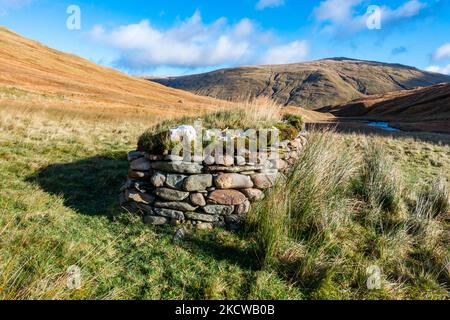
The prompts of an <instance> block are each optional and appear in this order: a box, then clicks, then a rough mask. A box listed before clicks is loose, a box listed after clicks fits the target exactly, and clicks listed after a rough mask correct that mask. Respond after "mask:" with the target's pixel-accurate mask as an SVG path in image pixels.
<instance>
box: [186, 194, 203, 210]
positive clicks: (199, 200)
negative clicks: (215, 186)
mask: <svg viewBox="0 0 450 320" xmlns="http://www.w3.org/2000/svg"><path fill="white" fill-rule="evenodd" d="M189 199H190V200H191V203H192V204H193V205H194V206H199V207H204V206H206V200H205V197H204V196H203V194H201V193H191V195H190V196H189Z"/></svg>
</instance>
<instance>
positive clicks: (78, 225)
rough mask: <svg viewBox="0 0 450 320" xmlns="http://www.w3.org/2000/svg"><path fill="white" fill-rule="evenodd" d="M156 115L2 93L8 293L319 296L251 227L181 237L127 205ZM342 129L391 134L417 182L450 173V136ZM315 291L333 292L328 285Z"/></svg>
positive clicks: (2, 279)
mask: <svg viewBox="0 0 450 320" xmlns="http://www.w3.org/2000/svg"><path fill="white" fill-rule="evenodd" d="M137 118H139V117H137ZM157 120H159V119H154V121H157ZM152 121H153V120H152V119H151V118H150V119H148V120H145V121H143V120H133V119H132V118H131V117H127V119H125V120H122V119H118V118H116V119H104V118H103V119H102V118H101V116H100V115H99V118H98V119H96V118H95V117H84V116H80V115H79V114H75V113H71V112H70V111H69V112H64V111H61V112H55V111H54V110H47V111H46V110H41V111H36V110H35V109H33V108H31V109H30V108H27V107H26V106H19V105H17V104H13V103H11V104H9V103H8V104H0V299H222V298H224V299H306V298H310V297H311V295H310V293H309V292H307V291H305V290H304V288H302V287H301V286H300V285H298V284H296V283H293V282H290V281H289V280H288V279H286V278H284V277H283V276H282V275H280V274H279V273H277V272H276V271H275V270H272V269H270V268H268V269H262V270H261V269H260V268H259V267H258V263H257V259H256V258H255V256H254V253H253V249H252V248H253V247H252V243H251V242H249V241H248V240H246V238H245V237H244V236H243V235H242V234H239V233H231V232H228V231H225V230H215V231H214V232H213V233H202V232H196V233H193V234H192V235H190V236H189V237H187V238H186V239H185V240H184V241H183V242H181V243H179V244H174V243H173V242H172V237H173V234H174V231H175V230H174V229H173V228H171V227H166V228H154V227H150V226H145V225H143V224H142V223H141V222H140V219H139V218H136V217H133V216H129V215H127V214H123V213H121V210H120V208H119V206H118V200H117V196H118V190H119V188H120V185H121V183H122V182H123V180H124V178H125V177H126V175H127V160H126V153H127V151H129V150H132V149H134V148H135V146H136V142H137V139H138V136H139V135H140V134H141V133H142V132H144V130H145V129H146V128H147V127H148V126H149V124H150V122H152ZM341 138H342V139H348V140H349V141H350V140H351V141H353V142H354V141H361V143H362V142H363V141H364V140H365V139H370V140H377V141H379V142H380V143H382V144H383V145H384V146H385V150H386V152H388V153H389V154H391V155H392V156H393V157H394V159H395V161H396V163H397V164H398V166H399V167H400V168H401V169H402V172H403V173H404V177H405V181H406V182H407V184H408V186H414V185H415V184H416V183H421V182H424V181H426V179H429V178H434V177H437V176H443V177H445V179H446V181H447V182H448V181H449V179H450V147H449V146H448V145H445V144H439V143H430V142H425V141H420V140H413V139H410V138H404V137H401V138H398V139H397V138H391V137H380V136H374V137H368V138H367V137H366V136H363V135H355V134H351V135H347V134H342V135H341ZM350 145H351V148H354V146H355V145H354V144H350V143H349V148H350ZM356 145H357V144H356ZM72 265H74V266H78V267H80V268H81V272H82V282H81V289H80V290H69V289H67V287H66V283H67V280H68V275H67V273H66V271H67V268H68V267H70V266H72ZM339 290H342V295H340V296H339V295H338V296H332V297H333V298H411V297H414V298H437V299H442V298H446V297H447V298H448V292H447V291H446V290H445V289H442V288H435V287H433V286H431V289H429V291H427V290H424V291H422V292H421V291H420V288H417V290H416V291H414V292H415V294H412V295H406V296H405V294H404V291H402V290H397V289H396V288H392V290H390V291H388V292H383V293H380V294H379V295H377V294H372V295H364V294H361V292H360V291H361V290H360V289H358V288H356V289H355V288H349V287H346V286H345V285H343V286H342V288H340V289H339ZM339 290H338V291H339ZM314 298H319V299H320V298H330V296H328V295H327V294H326V292H325V293H322V294H321V291H318V292H316V293H315V295H314Z"/></svg>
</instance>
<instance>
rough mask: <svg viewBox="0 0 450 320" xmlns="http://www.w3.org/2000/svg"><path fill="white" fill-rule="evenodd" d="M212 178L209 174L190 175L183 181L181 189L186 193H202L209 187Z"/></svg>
mask: <svg viewBox="0 0 450 320" xmlns="http://www.w3.org/2000/svg"><path fill="white" fill-rule="evenodd" d="M212 184H213V177H212V175H210V174H199V175H192V176H190V177H188V178H187V179H186V180H185V181H184V185H183V189H184V190H186V191H191V192H192V191H202V190H206V189H207V188H209V187H211V186H212Z"/></svg>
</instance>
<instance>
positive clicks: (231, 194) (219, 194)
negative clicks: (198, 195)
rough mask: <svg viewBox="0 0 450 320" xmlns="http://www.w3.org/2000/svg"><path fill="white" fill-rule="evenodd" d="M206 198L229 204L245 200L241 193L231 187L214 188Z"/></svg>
mask: <svg viewBox="0 0 450 320" xmlns="http://www.w3.org/2000/svg"><path fill="white" fill-rule="evenodd" d="M208 198H209V199H210V200H212V201H214V202H215V203H217V204H223V205H231V206H234V205H239V204H242V203H244V202H245V201H246V200H247V198H246V197H245V195H244V194H243V193H241V192H239V191H237V190H233V189H230V190H215V191H213V192H211V194H210V195H209V196H208Z"/></svg>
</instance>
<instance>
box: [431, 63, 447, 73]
mask: <svg viewBox="0 0 450 320" xmlns="http://www.w3.org/2000/svg"><path fill="white" fill-rule="evenodd" d="M426 70H427V71H430V72H437V73H442V74H448V75H450V64H449V65H447V66H445V67H440V66H429V67H428V68H427V69H426Z"/></svg>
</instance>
